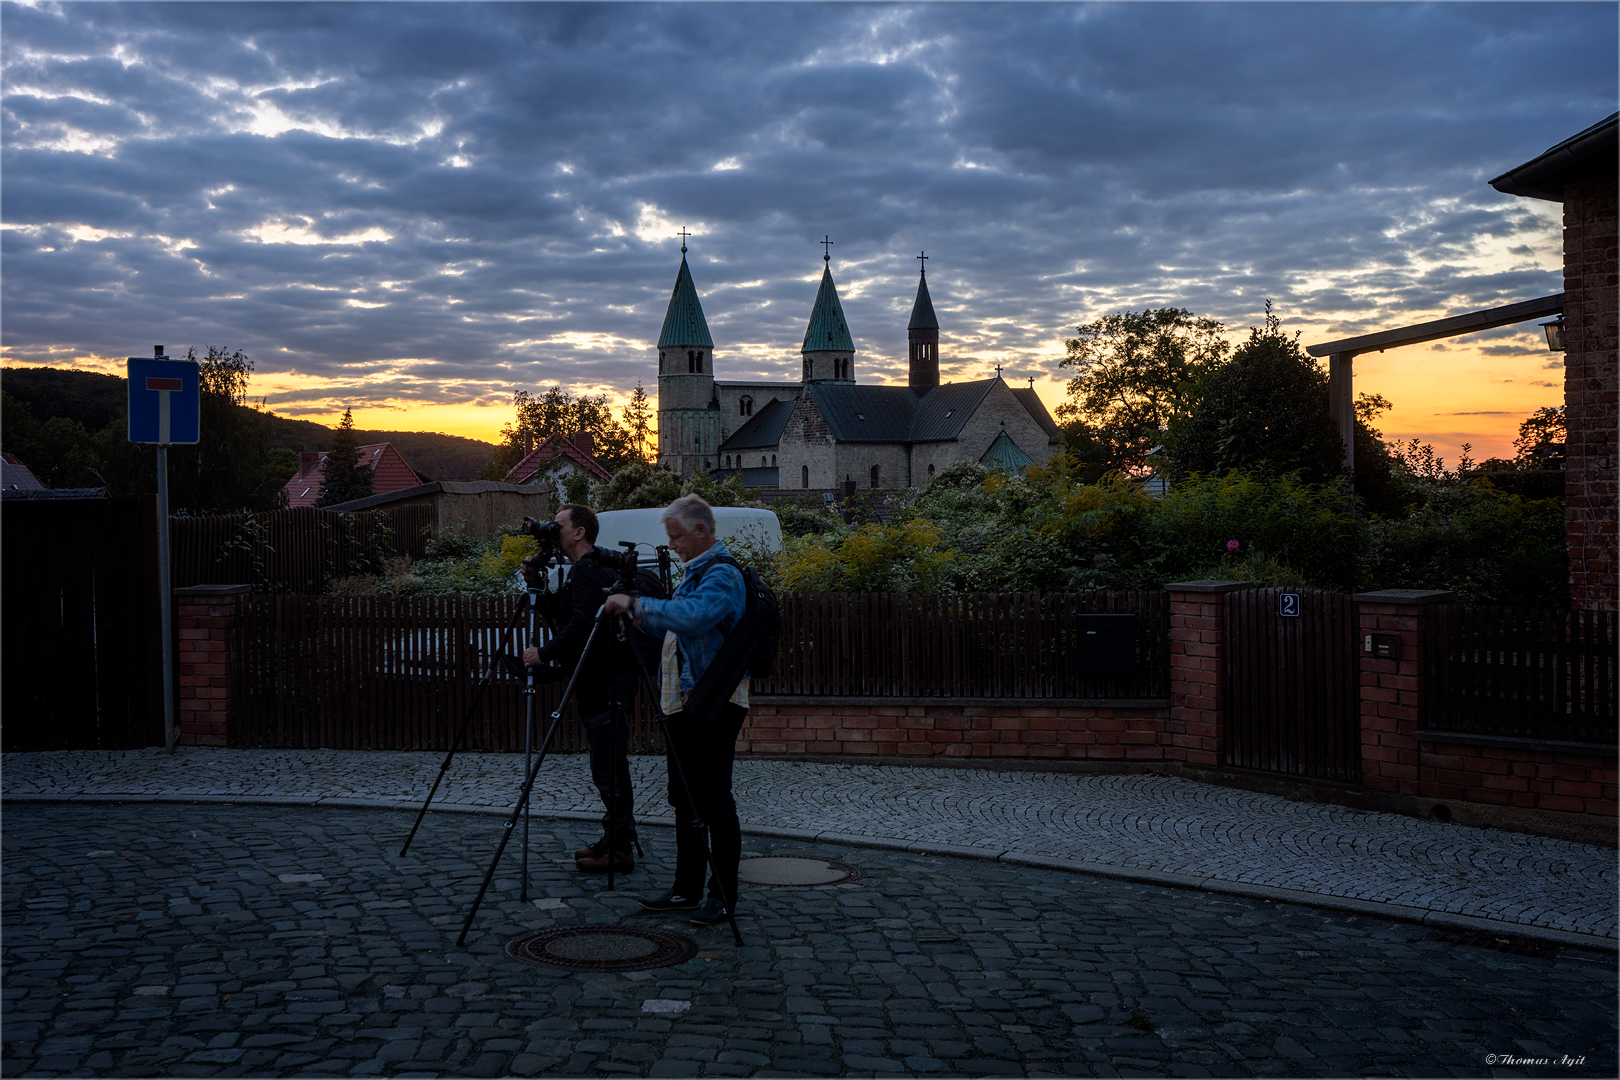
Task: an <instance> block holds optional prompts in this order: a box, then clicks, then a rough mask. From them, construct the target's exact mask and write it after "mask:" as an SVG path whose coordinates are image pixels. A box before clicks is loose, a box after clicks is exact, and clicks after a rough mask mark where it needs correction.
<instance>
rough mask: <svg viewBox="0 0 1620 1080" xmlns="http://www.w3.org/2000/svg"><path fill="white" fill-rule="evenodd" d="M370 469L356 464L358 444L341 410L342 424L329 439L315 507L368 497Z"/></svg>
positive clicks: (348, 418) (347, 413)
mask: <svg viewBox="0 0 1620 1080" xmlns="http://www.w3.org/2000/svg"><path fill="white" fill-rule="evenodd" d="M372 479H373V477H372V473H371V466H369V465H361V464H360V441H359V440H358V439H356V438H355V437H354V417H353V415H351V410H349V409H344V410H343V422H342V423H341V424H339V425H338V429H337V432H336V433H335V434H334V435H333V436H332V447H331V449H330V450H328V451H327V452H326V470H325V478H324V480H323V482H322V485H321V497H320V499H319V500H317V501H316V503H315V505H316V506H335V505H336V504H338V503H346V502H349V501H350V500H352V499H364V498H365V497H366V496H368V495H370V494H371V481H372Z"/></svg>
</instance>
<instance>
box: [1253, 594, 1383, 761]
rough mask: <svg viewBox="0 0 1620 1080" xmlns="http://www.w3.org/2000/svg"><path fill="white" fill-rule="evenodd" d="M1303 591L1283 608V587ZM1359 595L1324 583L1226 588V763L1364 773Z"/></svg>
mask: <svg viewBox="0 0 1620 1080" xmlns="http://www.w3.org/2000/svg"><path fill="white" fill-rule="evenodd" d="M1285 592H1287V593H1293V594H1295V595H1297V596H1298V598H1299V599H1298V604H1297V606H1296V605H1294V604H1293V603H1292V602H1289V604H1288V606H1289V607H1290V608H1292V609H1294V610H1297V611H1298V614H1297V615H1284V614H1281V612H1280V604H1281V603H1282V599H1281V597H1280V594H1281V593H1285ZM1357 626H1358V619H1357V612H1356V605H1355V602H1354V600H1352V599H1351V597H1350V596H1349V595H1347V594H1345V593H1336V592H1327V591H1325V590H1320V589H1297V590H1294V589H1245V590H1242V591H1240V592H1233V593H1228V594H1227V596H1226V632H1225V638H1224V641H1223V650H1224V659H1223V665H1222V684H1223V687H1224V701H1223V703H1222V704H1223V707H1224V713H1225V722H1226V753H1225V759H1226V764H1228V765H1231V766H1236V767H1238V768H1243V769H1258V770H1261V771H1263V772H1271V773H1281V774H1284V775H1287V776H1298V777H1303V778H1308V779H1312V780H1334V781H1339V782H1341V783H1351V784H1353V783H1359V782H1360V779H1361V720H1360V685H1359V684H1360V663H1359V660H1358V657H1357V653H1356V632H1357Z"/></svg>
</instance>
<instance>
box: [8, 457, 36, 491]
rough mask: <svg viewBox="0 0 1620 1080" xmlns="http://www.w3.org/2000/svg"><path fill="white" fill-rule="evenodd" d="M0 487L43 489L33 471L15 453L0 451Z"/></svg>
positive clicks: (30, 489)
mask: <svg viewBox="0 0 1620 1080" xmlns="http://www.w3.org/2000/svg"><path fill="white" fill-rule="evenodd" d="M0 487H3V488H5V489H6V490H7V491H44V490H45V485H44V484H42V483H40V482H39V478H38V477H36V476H35V475H34V471H33V470H32V469H30V468H29V467H28V466H26V465H24V464H23V463H22V462H20V461H18V460H17V455H16V454H5V453H0Z"/></svg>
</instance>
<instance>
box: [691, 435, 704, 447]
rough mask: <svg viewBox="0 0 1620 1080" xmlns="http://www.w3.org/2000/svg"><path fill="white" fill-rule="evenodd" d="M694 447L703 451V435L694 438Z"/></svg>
mask: <svg viewBox="0 0 1620 1080" xmlns="http://www.w3.org/2000/svg"><path fill="white" fill-rule="evenodd" d="M692 445H693V446H695V447H697V448H698V449H699V450H701V449H703V437H702V436H701V435H694V436H692Z"/></svg>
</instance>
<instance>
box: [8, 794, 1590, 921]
mask: <svg viewBox="0 0 1620 1080" xmlns="http://www.w3.org/2000/svg"><path fill="white" fill-rule="evenodd" d="M8 802H32V803H63V802H67V803H129V802H148V803H208V804H212V805H235V806H291V807H306V808H307V807H328V806H329V807H332V808H334V809H355V810H414V809H419V808H420V807H421V803H420V802H418V801H416V800H414V799H413V800H411V801H409V802H407V801H405V800H400V799H357V798H352V797H342V796H308V795H285V796H277V795H213V794H195V795H188V794H177V793H176V794H170V793H158V794H152V793H149V792H134V793H125V794H118V793H111V792H78V793H64V794H60V795H56V794H51V793H49V792H37V793H36V792H19V793H10V792H6V793H0V805H3V804H4V803H8ZM431 809H432V810H433V811H434V812H436V813H450V814H481V815H484V816H488V817H508V816H510V815H511V812H512V811H511V808H509V807H508V808H501V807H492V806H484V805H479V804H468V803H437V802H436V803H434V804H433V805H432V807H431ZM533 815H534V816H535V817H537V818H542V819H548V820H561V821H587V822H596V821H600V820H601V817H602V815H601V814H600V813H592V812H589V811H580V810H550V809H537V810H534V811H533ZM636 823H637V824H638V825H648V826H652V827H656V828H673V827H674V824H675V819H674V817H673V815H670V814H659V815H654V814H645V815H643V814H638V815H637V817H636ZM742 832H743V834H744V835H746V836H759V837H764V838H768V839H778V840H799V841H802V842H805V843H826V844H841V845H845V846H848V847H862V848H869V849H877V850H884V851H905V852H910V853H915V854H922V855H947V856H951V857H954V858H966V859H976V860H980V861H984V862H1006V863H1010V864H1013V865H1017V866H1028V867H1032V868H1035V869H1043V870H1059V871H1065V872H1069V873H1079V874H1086V875H1089V876H1093V877H1102V878H1109V879H1111V880H1114V881H1124V882H1130V883H1133V884H1138V885H1157V886H1161V887H1167V888H1176V889H1188V890H1193V891H1199V892H1209V893H1217V894H1221V895H1226V896H1241V897H1244V898H1247V899H1251V900H1269V901H1272V902H1276V903H1287V904H1299V905H1302V906H1305V907H1314V908H1326V909H1328V910H1332V911H1342V912H1345V913H1347V914H1352V915H1367V916H1371V917H1374V918H1380V919H1390V920H1393V921H1396V922H1407V923H1416V924H1418V925H1420V926H1429V927H1433V928H1435V929H1445V930H1462V931H1469V932H1473V933H1485V934H1496V935H1502V936H1508V937H1515V938H1521V939H1524V940H1527V941H1537V942H1541V943H1544V944H1550V945H1561V946H1565V947H1568V948H1577V949H1590V950H1594V951H1598V952H1620V938H1612V937H1600V936H1598V935H1595V934H1582V933H1578V932H1575V931H1569V930H1558V929H1555V928H1552V927H1543V926H1534V925H1531V924H1529V923H1516V922H1508V921H1506V920H1502V919H1482V918H1479V917H1477V916H1473V915H1461V914H1457V913H1454V912H1447V911H1432V910H1429V909H1426V908H1418V907H1410V906H1407V905H1404V904H1390V903H1385V902H1383V901H1379V900H1360V899H1356V898H1354V897H1345V896H1334V895H1332V894H1330V893H1313V892H1304V891H1301V890H1298V889H1280V888H1277V887H1275V886H1272V885H1254V884H1249V883H1247V882H1241V881H1231V880H1228V879H1225V878H1215V877H1201V876H1197V875H1192V874H1176V873H1171V872H1168V871H1163V870H1145V869H1134V868H1131V867H1121V866H1110V865H1107V864H1105V863H1092V862H1084V861H1081V860H1078V859H1065V858H1061V857H1059V856H1051V855H1033V854H1028V855H1026V854H1023V853H1020V852H1015V851H1007V850H1003V849H1001V848H998V847H993V846H992V847H971V846H966V845H961V844H933V843H928V842H926V841H918V840H904V839H899V838H894V837H882V836H866V835H862V834H857V833H845V832H836V831H832V830H826V829H795V828H790V827H784V826H779V825H764V826H750V825H747V824H744V825H743V827H742Z"/></svg>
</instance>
